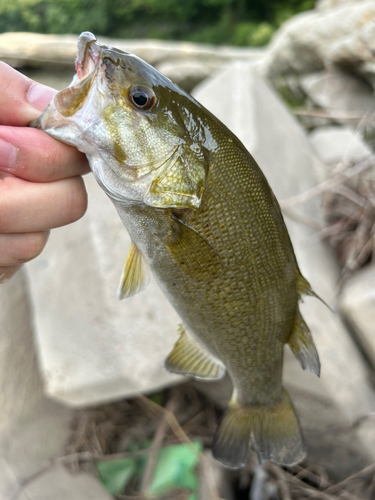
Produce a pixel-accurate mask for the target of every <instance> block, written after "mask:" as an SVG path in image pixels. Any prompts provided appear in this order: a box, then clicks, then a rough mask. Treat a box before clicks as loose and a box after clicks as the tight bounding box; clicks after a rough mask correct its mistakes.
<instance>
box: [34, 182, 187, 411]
mask: <svg viewBox="0 0 375 500" xmlns="http://www.w3.org/2000/svg"><path fill="white" fill-rule="evenodd" d="M85 181H86V186H87V189H88V192H89V199H90V202H89V209H88V212H87V214H86V215H85V217H84V218H83V219H81V220H80V221H78V222H77V223H75V224H73V225H70V226H67V227H63V228H60V229H57V230H54V231H53V232H52V235H51V238H50V241H49V243H48V245H47V248H46V249H45V251H44V252H43V254H42V255H41V256H40V257H39V258H38V259H36V260H34V261H32V262H30V263H29V264H28V266H27V267H28V273H29V279H30V289H31V295H32V300H33V306H34V314H35V320H34V321H35V325H36V336H37V343H38V349H39V358H40V366H41V370H42V374H43V380H44V383H45V391H46V394H48V395H49V396H51V397H53V398H54V399H57V400H59V401H63V402H64V403H66V404H69V405H72V406H82V405H86V404H94V403H100V402H105V401H111V400H114V399H116V398H122V397H128V396H134V395H136V394H137V393H138V392H151V391H156V390H159V389H161V388H163V387H165V386H167V385H171V384H174V383H177V382H179V381H181V380H182V377H179V376H177V375H173V374H171V373H169V372H167V371H166V370H165V369H164V366H163V365H164V359H165V357H166V356H167V354H168V352H169V351H170V350H171V349H172V346H173V344H174V343H175V341H176V340H177V336H176V331H177V325H178V324H179V322H180V320H179V318H178V316H177V314H176V313H175V312H174V310H173V308H172V306H170V304H169V303H168V302H167V300H166V299H165V297H164V295H163V294H162V292H161V291H160V290H159V288H158V287H157V285H156V284H155V282H152V283H151V284H150V285H149V287H148V288H147V289H146V290H145V291H143V292H142V293H140V294H139V295H136V296H135V297H131V298H129V299H127V300H124V301H119V300H117V298H116V291H117V287H118V285H119V280H120V276H121V272H122V268H123V265H124V263H125V259H126V255H127V251H128V249H129V247H130V238H129V236H128V234H127V232H126V230H125V228H124V227H123V225H122V222H121V220H120V218H119V217H118V215H117V212H116V210H115V208H114V207H113V205H112V202H111V201H110V200H109V199H108V198H107V197H106V196H105V194H104V193H103V192H102V190H101V188H100V187H99V186H98V185H97V183H96V182H95V180H94V178H93V177H92V176H87V177H86V179H85ZM46 304H48V305H46Z"/></svg>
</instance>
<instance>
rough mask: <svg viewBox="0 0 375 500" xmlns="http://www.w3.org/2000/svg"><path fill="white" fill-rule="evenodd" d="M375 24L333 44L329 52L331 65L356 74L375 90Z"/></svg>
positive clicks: (328, 56)
mask: <svg viewBox="0 0 375 500" xmlns="http://www.w3.org/2000/svg"><path fill="white" fill-rule="evenodd" d="M374 38H375V23H374V22H372V23H369V24H367V25H365V26H364V27H363V28H361V29H359V30H357V31H355V32H354V33H352V34H350V35H348V36H346V37H343V38H341V39H339V40H338V41H336V42H335V43H333V44H332V46H331V47H330V48H329V50H328V52H327V60H328V62H329V63H330V64H332V65H336V66H337V67H342V68H343V69H345V70H347V71H350V72H351V73H356V74H357V75H358V76H360V77H361V78H363V79H364V80H366V81H368V82H369V83H370V84H371V85H372V87H373V88H375V62H374Z"/></svg>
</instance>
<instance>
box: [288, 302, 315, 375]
mask: <svg viewBox="0 0 375 500" xmlns="http://www.w3.org/2000/svg"><path fill="white" fill-rule="evenodd" d="M288 344H289V347H290V348H291V350H292V352H293V354H294V355H295V357H296V358H297V359H298V361H299V363H300V365H301V366H302V368H303V370H306V369H307V370H310V371H311V372H313V373H315V375H317V376H318V377H319V376H320V361H319V355H318V352H317V350H316V347H315V344H314V340H313V338H312V336H311V332H310V330H309V327H308V326H307V325H306V323H305V321H304V319H303V318H302V316H301V313H300V312H299V310H298V309H297V314H296V318H295V320H294V326H293V331H292V333H291V335H290V337H289V340H288Z"/></svg>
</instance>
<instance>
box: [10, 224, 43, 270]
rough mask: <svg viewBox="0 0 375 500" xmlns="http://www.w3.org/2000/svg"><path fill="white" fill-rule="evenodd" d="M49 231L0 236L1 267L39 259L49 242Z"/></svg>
mask: <svg viewBox="0 0 375 500" xmlns="http://www.w3.org/2000/svg"><path fill="white" fill-rule="evenodd" d="M48 235H49V232H48V231H40V232H38V233H19V234H0V267H2V266H16V265H20V264H24V263H25V262H28V261H29V260H31V259H34V258H35V257H37V256H38V255H39V254H40V253H41V251H42V250H43V248H44V247H45V245H46V243H47V240H48Z"/></svg>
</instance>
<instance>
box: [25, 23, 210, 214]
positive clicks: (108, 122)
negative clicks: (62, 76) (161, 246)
mask: <svg viewBox="0 0 375 500" xmlns="http://www.w3.org/2000/svg"><path fill="white" fill-rule="evenodd" d="M76 71H77V73H76V75H75V76H74V78H73V80H72V83H71V84H70V86H69V87H68V88H66V89H64V90H62V91H61V92H58V93H57V94H56V95H55V96H54V98H53V100H52V102H51V103H50V105H49V106H48V108H47V109H46V110H45V112H44V113H43V115H42V116H41V117H39V118H38V119H37V120H35V121H34V122H32V123H31V124H30V125H31V126H33V127H36V128H39V129H41V130H44V131H46V132H47V133H49V134H50V135H52V136H53V137H55V138H56V139H58V140H61V141H63V142H65V143H67V144H70V145H73V146H75V147H77V148H78V149H79V150H80V151H82V152H83V153H85V154H86V155H87V156H88V159H89V163H90V167H91V169H92V171H93V173H94V175H95V177H96V179H97V181H98V182H99V183H100V185H101V186H102V187H103V189H104V190H105V192H106V193H107V194H108V195H109V196H110V197H111V198H113V199H116V200H117V201H123V202H124V203H127V202H129V201H130V202H135V203H144V204H146V205H149V206H154V207H155V208H181V209H197V208H199V206H200V204H201V201H202V197H203V192H204V189H205V182H206V177H207V173H208V168H209V165H208V161H209V156H210V154H211V153H212V151H214V150H215V148H217V144H216V143H215V141H214V140H213V138H212V134H211V133H210V130H209V127H208V126H207V124H205V123H203V122H202V120H201V119H200V118H198V119H197V118H196V116H198V113H197V112H198V111H200V109H201V106H200V105H199V103H197V102H196V101H195V100H194V99H193V98H192V97H191V96H189V95H187V94H186V93H185V92H183V91H182V90H181V89H179V88H178V87H177V86H176V85H174V84H173V83H172V82H171V81H170V80H169V79H168V78H166V77H165V76H164V75H162V74H161V73H160V72H158V71H157V70H156V69H155V68H153V67H151V66H150V65H149V64H147V63H146V62H144V61H142V60H141V59H139V58H138V57H137V56H135V55H133V54H130V53H128V52H123V51H120V50H118V49H114V48H112V47H109V46H107V45H102V44H100V43H98V42H97V40H96V38H95V36H94V35H93V34H91V33H89V32H84V33H82V34H81V36H80V37H79V40H78V53H77V58H76ZM137 92H138V94H139V95H140V96H141V98H143V96H144V95H146V94H149V98H150V103H151V105H150V106H149V107H147V108H146V109H143V108H142V109H136V108H137V106H136V105H135V104H134V99H133V96H134V95H135V94H137ZM132 99H133V100H132ZM189 108H192V109H193V112H192V111H191V109H190V110H189Z"/></svg>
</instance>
